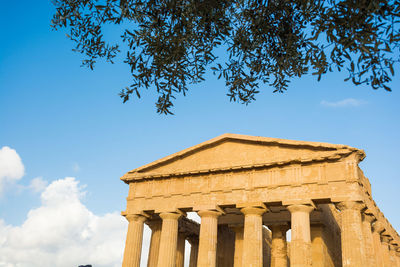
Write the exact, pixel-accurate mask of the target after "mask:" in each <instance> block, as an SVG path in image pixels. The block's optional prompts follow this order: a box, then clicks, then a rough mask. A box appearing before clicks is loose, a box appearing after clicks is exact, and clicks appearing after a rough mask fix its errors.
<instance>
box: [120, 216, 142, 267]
mask: <svg viewBox="0 0 400 267" xmlns="http://www.w3.org/2000/svg"><path fill="white" fill-rule="evenodd" d="M125 218H126V219H127V220H128V222H129V225H128V234H127V235H126V242H125V251H124V258H123V260H122V267H140V256H141V253H142V240H143V223H144V221H145V220H146V217H144V216H142V215H135V214H127V215H125Z"/></svg>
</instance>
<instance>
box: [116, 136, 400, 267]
mask: <svg viewBox="0 0 400 267" xmlns="http://www.w3.org/2000/svg"><path fill="white" fill-rule="evenodd" d="M364 157H365V153H364V151H363V150H359V149H357V148H353V147H349V146H345V145H333V144H327V143H316V142H302V141H291V140H283V139H275V138H266V137H255V136H245V135H236V134H224V135H221V136H219V137H216V138H214V139H211V140H209V141H207V142H204V143H201V144H199V145H196V146H194V147H191V148H188V149H185V150H183V151H181V152H178V153H175V154H173V155H170V156H168V157H165V158H162V159H160V160H157V161H154V162H152V163H150V164H147V165H145V166H142V167H139V168H137V169H134V170H132V171H130V172H127V173H126V174H125V175H124V176H123V177H122V178H121V179H122V180H123V181H124V182H125V183H127V184H129V195H128V198H127V208H126V211H124V212H122V215H123V216H125V217H126V219H127V220H128V221H129V226H128V233H127V237H126V245H125V252H124V258H123V263H122V266H123V267H138V266H140V257H141V248H142V239H143V226H144V223H146V224H147V225H148V226H149V227H150V228H151V230H152V236H151V244H150V251H149V256H148V257H149V258H148V265H147V266H148V267H173V266H176V267H182V266H183V263H184V251H185V240H188V241H189V243H190V244H191V253H190V267H193V266H198V267H214V266H218V267H228V266H234V267H248V266H250V267H263V266H271V267H286V266H296V267H300V266H301V267H303V266H321V267H322V266H324V267H330V266H343V267H347V266H363V267H364V266H365V267H366V266H374V267H382V266H383V267H396V266H397V267H400V237H399V235H398V233H397V232H396V230H395V229H394V228H393V227H392V225H391V224H390V223H389V221H388V220H387V219H386V218H385V216H384V215H383V213H382V212H381V211H380V210H379V208H378V207H377V205H376V203H375V202H374V200H373V199H372V197H371V185H370V183H369V181H368V179H367V178H366V177H365V176H364V174H363V172H362V170H361V169H360V168H359V167H358V163H359V162H360V161H361V160H363V159H364ZM193 211H194V212H197V214H198V215H199V216H200V217H201V224H198V223H196V222H194V221H192V220H189V219H187V218H186V213H187V212H193ZM289 229H291V241H290V242H288V241H287V240H286V232H287V231H288V230H289Z"/></svg>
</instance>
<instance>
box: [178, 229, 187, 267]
mask: <svg viewBox="0 0 400 267" xmlns="http://www.w3.org/2000/svg"><path fill="white" fill-rule="evenodd" d="M185 241H186V238H185V234H184V233H179V234H178V244H177V249H176V267H183V265H184V264H185Z"/></svg>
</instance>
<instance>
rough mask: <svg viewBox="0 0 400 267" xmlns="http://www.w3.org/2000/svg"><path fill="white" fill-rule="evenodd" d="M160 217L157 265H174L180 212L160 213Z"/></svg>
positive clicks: (164, 266) (162, 266) (168, 266)
mask: <svg viewBox="0 0 400 267" xmlns="http://www.w3.org/2000/svg"><path fill="white" fill-rule="evenodd" d="M160 217H161V219H162V228H161V238H160V253H159V254H158V263H157V267H174V266H175V263H176V248H177V241H178V219H179V218H180V217H181V214H178V213H174V212H165V213H161V214H160Z"/></svg>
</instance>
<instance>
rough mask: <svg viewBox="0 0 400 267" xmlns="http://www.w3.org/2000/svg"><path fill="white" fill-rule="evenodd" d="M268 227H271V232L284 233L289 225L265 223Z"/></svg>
mask: <svg viewBox="0 0 400 267" xmlns="http://www.w3.org/2000/svg"><path fill="white" fill-rule="evenodd" d="M267 226H268V228H269V229H271V231H272V232H276V231H279V232H282V233H286V232H287V231H288V230H289V229H290V226H289V225H287V224H269V225H267Z"/></svg>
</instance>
